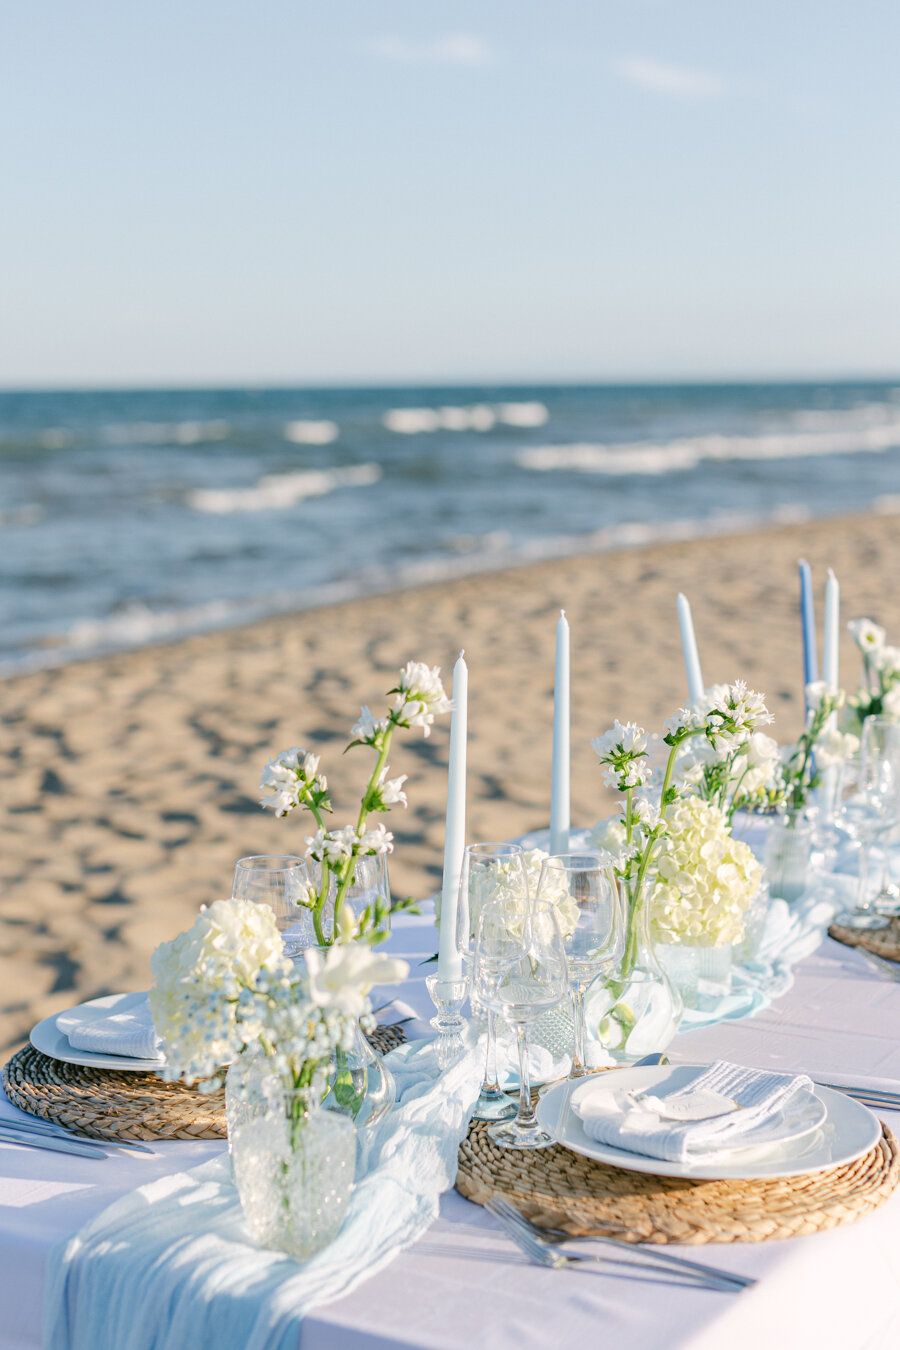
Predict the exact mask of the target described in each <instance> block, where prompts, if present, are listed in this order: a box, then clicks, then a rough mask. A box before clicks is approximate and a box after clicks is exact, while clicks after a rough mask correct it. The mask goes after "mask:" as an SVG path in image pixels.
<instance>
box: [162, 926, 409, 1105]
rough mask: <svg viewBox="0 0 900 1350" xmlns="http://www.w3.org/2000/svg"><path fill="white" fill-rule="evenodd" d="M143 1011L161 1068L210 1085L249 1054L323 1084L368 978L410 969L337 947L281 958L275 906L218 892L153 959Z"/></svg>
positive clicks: (365, 1010)
mask: <svg viewBox="0 0 900 1350" xmlns="http://www.w3.org/2000/svg"><path fill="white" fill-rule="evenodd" d="M151 965H152V970H153V980H154V984H153V988H152V989H151V991H150V1011H151V1013H152V1016H153V1023H154V1026H155V1028H156V1031H157V1034H158V1035H159V1036H160V1038H161V1040H162V1043H163V1051H164V1053H165V1057H166V1065H165V1069H164V1070H163V1073H164V1076H165V1077H166V1078H167V1079H169V1080H170V1081H173V1080H181V1081H184V1082H186V1083H196V1084H197V1085H198V1087H199V1089H200V1091H201V1092H211V1091H213V1090H214V1089H215V1088H217V1087H219V1086H220V1085H221V1082H222V1078H223V1073H224V1068H225V1067H226V1066H227V1065H228V1064H229V1063H231V1062H232V1061H234V1060H235V1059H237V1058H238V1056H240V1055H242V1054H245V1053H247V1052H253V1053H261V1054H263V1055H265V1056H266V1057H267V1058H268V1059H269V1060H270V1061H271V1069H272V1072H273V1074H276V1075H278V1077H279V1078H280V1079H281V1080H282V1081H283V1083H284V1084H285V1086H286V1087H293V1088H310V1089H311V1090H313V1091H315V1090H316V1089H317V1087H320V1086H323V1085H324V1081H325V1077H326V1075H327V1072H328V1069H329V1067H330V1066H331V1064H332V1062H333V1060H334V1058H335V1055H336V1054H337V1053H339V1052H340V1051H345V1052H346V1051H349V1050H350V1049H351V1048H352V1046H353V1041H354V1038H355V1036H356V1031H357V1027H358V1025H359V1023H360V1019H361V1018H362V1019H363V1020H364V1021H365V1019H366V1017H367V1015H368V1014H369V1010H370V1009H369V1001H368V994H369V991H370V990H371V989H372V987H373V985H375V984H393V983H395V982H397V981H399V980H402V979H404V978H405V977H406V975H407V974H408V970H409V967H408V966H407V964H406V962H405V961H398V960H394V959H392V958H389V957H386V956H381V955H379V954H378V953H375V952H373V951H371V950H370V949H369V948H368V947H366V946H363V945H360V944H354V945H346V946H345V945H338V946H335V947H332V948H330V949H329V950H328V951H327V952H324V953H323V952H320V951H308V952H305V953H304V964H303V965H302V966H301V965H299V963H298V964H293V963H291V962H290V961H288V960H286V959H285V957H284V950H283V944H282V939H281V935H280V933H279V932H278V929H277V927H276V923H275V914H274V912H273V910H271V909H270V908H269V907H268V905H256V904H253V903H252V902H250V901H248V900H217V901H216V902H215V903H214V904H212V905H209V906H208V907H206V906H204V908H203V909H202V910H201V911H200V913H199V914H198V916H197V918H196V920H195V921H194V924H193V926H192V927H191V928H189V929H188V930H187V932H185V933H181V934H179V936H178V937H176V938H173V939H172V940H171V941H170V942H163V943H161V944H160V946H159V947H157V949H156V951H155V952H154V954H153V958H152V963H151Z"/></svg>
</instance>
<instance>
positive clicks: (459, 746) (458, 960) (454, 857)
mask: <svg viewBox="0 0 900 1350" xmlns="http://www.w3.org/2000/svg"><path fill="white" fill-rule="evenodd" d="M452 693H453V715H452V718H451V721H450V764H449V768H448V772H447V825H446V830H445V833H444V880H443V885H442V887H441V924H440V938H439V946H438V975H439V976H440V978H441V979H442V980H459V979H461V978H462V957H461V955H460V951H459V942H458V939H457V935H456V914H457V910H458V907H459V879H460V873H461V872H462V861H463V854H464V853H465V849H466V731H467V721H468V701H469V669H468V666H467V665H466V663H465V659H464V654H463V653H462V652H460V654H459V658H458V660H457V662H456V665H455V666H454V667H453V690H452Z"/></svg>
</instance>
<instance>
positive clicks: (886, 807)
mask: <svg viewBox="0 0 900 1350" xmlns="http://www.w3.org/2000/svg"><path fill="white" fill-rule="evenodd" d="M898 787H900V781H898V774H897V767H896V766H895V765H894V764H893V762H892V758H891V756H890V754H888V753H886V747H885V745H884V744H883V743H882V742H881V741H880V740H879V737H878V735H877V734H876V733H875V732H873V733H872V734H870V735H867V734H866V732H864V733H863V739H862V744H861V745H860V751H859V758H858V759H857V760H856V761H855V762H852V761H850V760H847V761H845V763H844V764H843V765H842V766H841V774H840V779H839V782H838V790H837V799H836V806H837V809H836V812H835V825H836V826H837V828H838V829H839V830H841V832H842V833H844V834H846V835H848V836H849V838H850V839H852V840H853V841H854V842H855V843H856V844H857V845H858V859H859V860H858V864H857V882H856V904H855V906H854V908H853V909H848V910H844V911H843V912H842V913H840V914H838V915H837V916H836V918H835V923H838V924H840V925H841V926H842V927H844V928H856V929H874V928H886V927H887V926H888V924H889V922H890V920H889V919H888V918H887V917H886V916H885V915H883V914H879V913H877V911H876V909H875V903H874V900H873V899H872V898H871V897H870V896H869V894H868V889H869V887H868V882H869V853H870V850H871V847H872V845H873V844H874V843H875V842H876V841H877V840H878V839H880V838H881V837H882V836H884V835H886V834H888V833H889V832H890V831H891V830H892V829H893V828H894V826H895V825H896V823H897V813H898Z"/></svg>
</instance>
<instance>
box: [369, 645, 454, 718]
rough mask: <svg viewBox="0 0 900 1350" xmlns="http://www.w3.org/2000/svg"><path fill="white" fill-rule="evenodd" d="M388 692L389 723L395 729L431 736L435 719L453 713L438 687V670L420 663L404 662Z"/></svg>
mask: <svg viewBox="0 0 900 1350" xmlns="http://www.w3.org/2000/svg"><path fill="white" fill-rule="evenodd" d="M390 693H392V694H394V695H395V698H394V702H393V706H392V707H391V721H393V722H394V723H395V725H396V726H398V727H421V728H422V731H423V733H424V735H426V736H428V735H430V734H431V728H432V726H433V725H434V719H435V717H439V716H440V715H441V714H442V713H448V712H452V711H453V703H452V701H451V700H450V699H449V698H448V697H447V695H446V694H445V693H444V686H443V685H442V684H441V671H440V667H439V666H426V665H425V662H424V661H407V663H406V665H405V666H404V667H403V669H402V670H401V672H400V679H399V680H398V682H397V686H396V688H395V689H391V690H390ZM364 711H365V710H364Z"/></svg>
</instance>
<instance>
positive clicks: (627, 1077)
mask: <svg viewBox="0 0 900 1350" xmlns="http://www.w3.org/2000/svg"><path fill="white" fill-rule="evenodd" d="M708 1067H709V1066H708V1065H700V1064H679V1065H671V1064H669V1065H652V1066H649V1067H647V1068H642V1069H616V1070H613V1071H612V1073H613V1074H614V1076H615V1086H616V1089H617V1090H618V1089H621V1088H629V1089H634V1090H639V1091H643V1092H646V1091H653V1092H657V1091H658V1090H659V1089H661V1088H665V1087H669V1088H675V1087H681V1086H684V1085H685V1084H686V1083H687V1082H688V1081H689V1080H690V1079H691V1078H692V1077H693V1076H694V1075H695V1074H696V1072H697V1071H698V1070H700V1069H702V1068H708ZM583 1086H584V1085H583V1084H582V1083H580V1082H579V1083H572V1082H566V1083H558V1084H556V1086H555V1087H552V1088H548V1089H547V1091H546V1092H545V1093H544V1095H543V1096H542V1097H541V1098H540V1099H539V1101H538V1104H537V1117H538V1120H539V1121H540V1123H541V1124H542V1125H543V1127H544V1129H545V1130H548V1131H549V1133H551V1134H552V1135H553V1136H554V1138H555V1139H556V1140H557V1141H558V1143H560V1144H562V1145H563V1147H565V1148H569V1149H572V1151H573V1152H574V1153H583V1154H584V1155H585V1156H586V1157H588V1158H594V1159H595V1160H596V1161H597V1162H602V1163H607V1164H608V1165H610V1166H612V1167H621V1168H622V1169H623V1170H624V1171H627V1172H648V1173H650V1175H651V1176H659V1177H681V1178H683V1179H685V1180H694V1181H752V1180H757V1179H760V1178H764V1177H795V1176H804V1175H806V1174H807V1173H810V1172H821V1171H824V1170H825V1169H827V1168H829V1167H839V1166H841V1165H842V1164H844V1163H848V1162H852V1161H853V1160H854V1159H855V1158H861V1157H862V1156H863V1154H864V1153H868V1151H869V1149H871V1148H873V1147H874V1145H875V1144H876V1143H877V1142H878V1140H879V1138H880V1137H881V1125H880V1124H879V1122H878V1121H877V1120H876V1118H875V1116H874V1115H873V1114H872V1112H871V1111H870V1110H869V1109H868V1107H865V1106H862V1105H860V1103H859V1102H855V1101H852V1100H851V1099H850V1098H849V1097H845V1096H844V1094H843V1093H842V1092H833V1091H832V1090H831V1089H830V1088H823V1087H817V1088H816V1090H815V1094H814V1099H815V1100H818V1102H819V1103H820V1108H824V1114H823V1112H822V1110H821V1109H819V1111H818V1116H819V1123H818V1124H817V1125H813V1126H812V1128H811V1129H807V1128H806V1126H805V1125H804V1126H803V1130H802V1133H800V1134H797V1135H795V1136H794V1137H793V1138H791V1139H788V1140H785V1139H784V1138H781V1139H780V1140H777V1141H774V1142H771V1143H769V1144H768V1145H760V1144H759V1143H757V1144H756V1145H754V1147H752V1148H750V1147H748V1148H742V1149H730V1150H728V1151H727V1152H725V1151H723V1152H721V1153H719V1154H718V1155H717V1156H716V1157H715V1158H709V1157H707V1158H705V1159H704V1160H703V1161H702V1162H700V1161H697V1162H681V1163H679V1162H667V1161H664V1160H663V1159H662V1158H647V1157H644V1156H642V1155H641V1154H640V1153H629V1152H628V1151H627V1150H626V1149H622V1148H613V1147H612V1146H611V1145H609V1144H599V1143H597V1141H596V1140H594V1139H591V1138H590V1137H589V1135H587V1134H586V1133H585V1130H584V1128H583V1126H582V1124H581V1121H580V1120H579V1119H578V1116H577V1115H576V1114H575V1111H574V1109H573V1108H572V1107H571V1106H570V1105H569V1096H570V1094H571V1093H573V1092H577V1091H578V1089H579V1087H583ZM611 1086H612V1084H611ZM802 1109H803V1111H804V1112H805V1111H807V1110H808V1107H807V1105H806V1104H804V1105H803V1108H802ZM792 1119H793V1120H794V1123H796V1118H795V1117H792ZM807 1124H808V1121H807Z"/></svg>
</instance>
